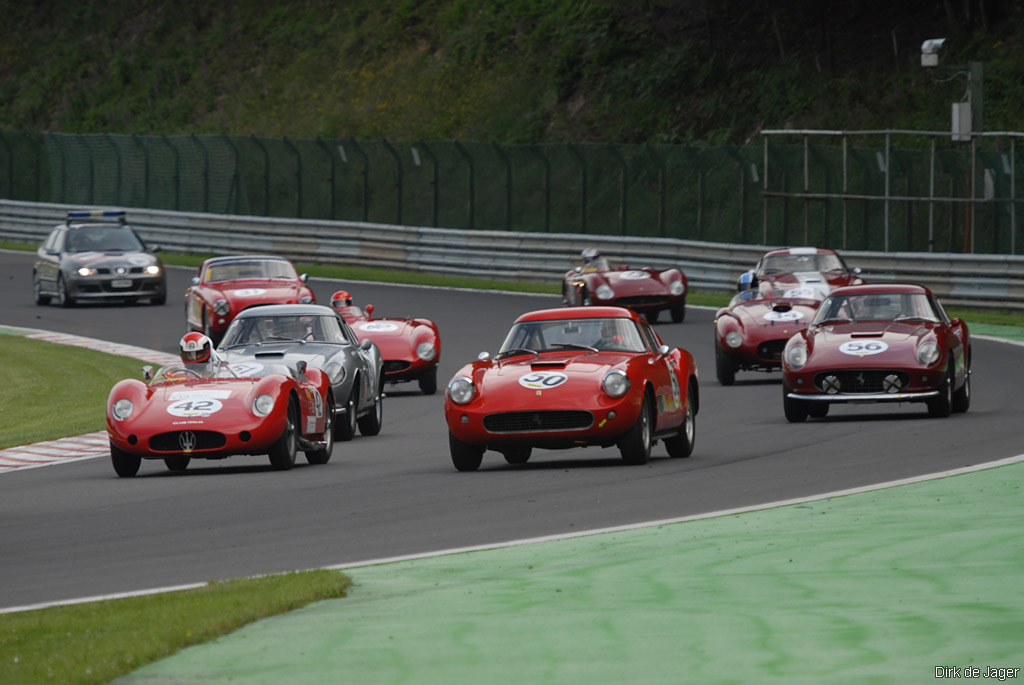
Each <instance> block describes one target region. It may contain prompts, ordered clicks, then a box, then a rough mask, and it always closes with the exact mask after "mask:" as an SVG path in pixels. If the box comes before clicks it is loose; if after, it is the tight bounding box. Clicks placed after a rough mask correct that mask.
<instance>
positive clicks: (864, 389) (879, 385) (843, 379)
mask: <svg viewBox="0 0 1024 685" xmlns="http://www.w3.org/2000/svg"><path fill="white" fill-rule="evenodd" d="M889 375H895V376H896V377H898V378H899V380H900V387H902V388H906V387H907V386H908V385H909V384H910V377H909V376H908V375H907V373H906V372H904V371H893V370H889V369H870V370H861V371H822V372H821V373H819V374H817V375H815V376H814V387H816V388H817V389H818V390H821V391H822V392H825V388H824V380H825V378H827V377H828V376H835V377H836V378H838V379H839V392H840V393H842V394H844V395H860V394H864V395H868V394H874V393H884V392H886V389H885V385H884V383H883V381H884V379H885V377H886V376H889Z"/></svg>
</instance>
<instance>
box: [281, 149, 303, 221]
mask: <svg viewBox="0 0 1024 685" xmlns="http://www.w3.org/2000/svg"><path fill="white" fill-rule="evenodd" d="M281 140H282V141H283V142H284V145H285V147H287V148H288V149H289V150H291V151H292V154H294V155H295V216H296V217H297V218H299V219H301V218H302V155H300V154H299V150H298V148H296V147H295V145H293V144H292V141H290V140H288V136H284V137H283V138H282V139H281Z"/></svg>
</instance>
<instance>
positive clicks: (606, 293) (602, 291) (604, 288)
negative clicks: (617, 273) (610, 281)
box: [594, 283, 615, 300]
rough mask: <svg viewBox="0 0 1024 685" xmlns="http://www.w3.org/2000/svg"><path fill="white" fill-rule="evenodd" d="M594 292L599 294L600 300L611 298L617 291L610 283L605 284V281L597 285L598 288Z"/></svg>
mask: <svg viewBox="0 0 1024 685" xmlns="http://www.w3.org/2000/svg"><path fill="white" fill-rule="evenodd" d="M594 294H595V295H597V299H599V300H611V299H613V298H614V297H615V291H614V290H612V288H611V286H610V285H605V284H604V283H602V284H601V285H599V286H597V290H595V291H594Z"/></svg>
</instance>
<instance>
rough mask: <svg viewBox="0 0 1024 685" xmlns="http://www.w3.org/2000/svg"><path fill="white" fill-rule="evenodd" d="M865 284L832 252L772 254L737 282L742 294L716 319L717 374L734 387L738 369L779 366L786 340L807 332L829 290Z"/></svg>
mask: <svg viewBox="0 0 1024 685" xmlns="http://www.w3.org/2000/svg"><path fill="white" fill-rule="evenodd" d="M858 283H863V280H862V279H861V278H860V269H850V268H849V267H847V266H846V263H845V262H844V261H843V259H842V257H840V256H839V255H838V254H837V253H836V252H835V250H828V249H821V248H815V247H789V248H784V249H780V250H771V251H770V252H767V253H765V254H764V255H763V256H762V257H761V259H760V260H759V261H758V263H757V266H756V267H755V268H754V269H751V270H750V271H747V272H746V273H744V274H743V275H742V276H741V277H740V279H739V282H738V283H737V289H738V290H739V291H740V292H739V293H738V294H737V295H735V296H734V297H733V298H732V300H731V301H730V302H729V305H728V306H727V307H723V308H721V309H719V310H718V313H717V314H716V315H715V374H716V376H717V377H718V382H719V383H721V384H722V385H732V384H733V383H734V382H735V381H736V373H737V372H738V371H773V370H776V369H779V368H780V367H781V366H782V350H783V348H784V347H785V345H786V341H788V340H789V338H790V337H791V336H792V335H793V334H794V333H797V332H799V331H802V330H804V329H805V328H807V324H809V323H810V321H811V319H812V318H813V317H814V313H815V311H816V310H817V307H818V305H819V304H820V303H821V300H823V299H824V298H825V297H826V296H827V295H828V294H829V293H830V292H831V291H832V289H833V288H838V287H841V286H844V285H850V284H858Z"/></svg>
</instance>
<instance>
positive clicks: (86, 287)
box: [65, 275, 167, 300]
mask: <svg viewBox="0 0 1024 685" xmlns="http://www.w3.org/2000/svg"><path fill="white" fill-rule="evenodd" d="M65 282H66V283H67V288H68V294H69V295H70V296H71V297H72V298H74V299H75V300H127V299H143V298H159V297H165V296H166V295H167V281H166V279H164V278H163V277H161V276H147V277H145V278H139V277H132V276H130V275H128V276H116V277H114V276H106V275H104V276H78V275H75V276H73V277H69V278H67V279H66V281H65Z"/></svg>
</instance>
